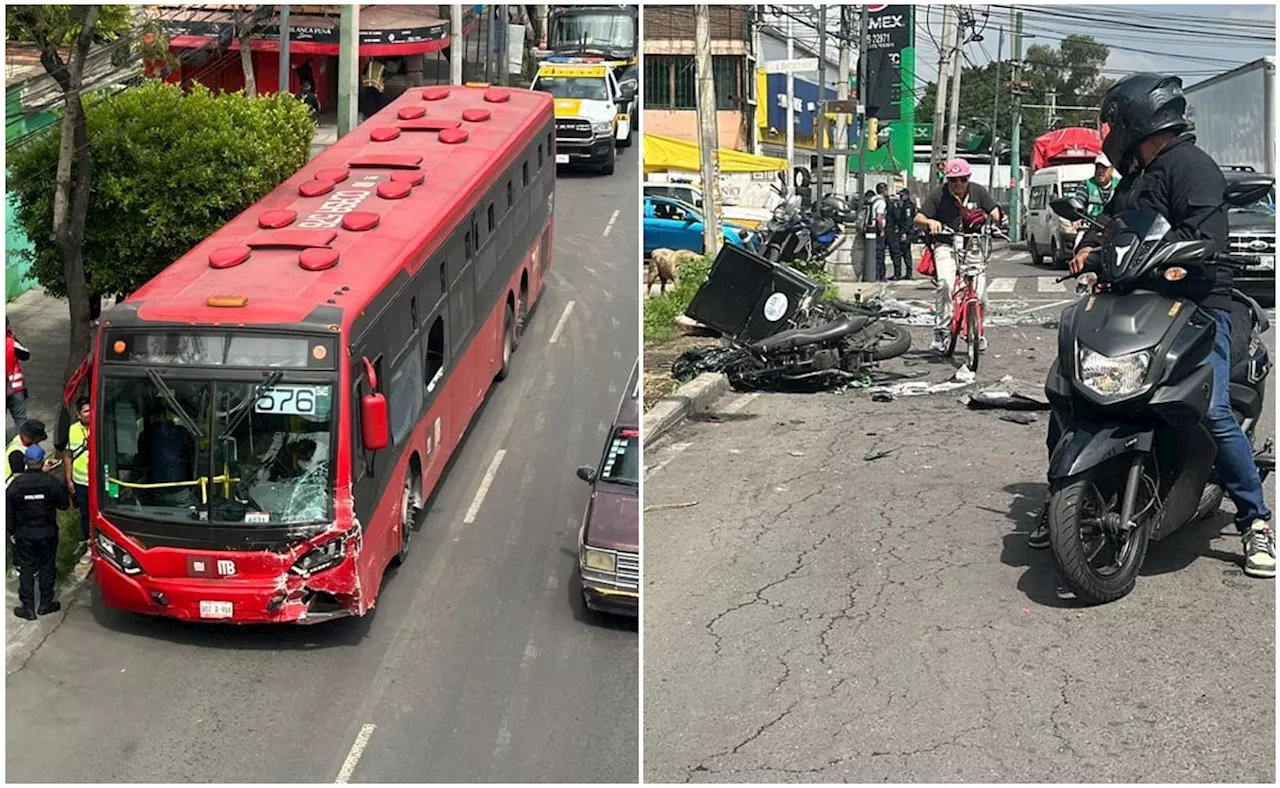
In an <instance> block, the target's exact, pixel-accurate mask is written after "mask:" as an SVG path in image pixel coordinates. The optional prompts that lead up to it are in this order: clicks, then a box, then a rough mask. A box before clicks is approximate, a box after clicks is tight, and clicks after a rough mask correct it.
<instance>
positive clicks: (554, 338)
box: [551, 301, 576, 345]
mask: <svg viewBox="0 0 1280 788" xmlns="http://www.w3.org/2000/svg"><path fill="white" fill-rule="evenodd" d="M574 303H576V302H574V301H570V302H569V303H567V304H565V305H564V313H563V314H561V315H560V322H558V323H556V328H555V330H554V331H552V332H551V344H553V345H554V344H555V343H556V342H558V341H560V332H561V331H564V324H565V323H567V322H569V313H570V312H572V311H573V305H574Z"/></svg>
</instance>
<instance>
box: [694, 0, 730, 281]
mask: <svg viewBox="0 0 1280 788" xmlns="http://www.w3.org/2000/svg"><path fill="white" fill-rule="evenodd" d="M693 13H694V31H693V48H694V58H695V63H694V69H695V71H696V73H697V80H698V93H697V100H698V156H699V159H701V162H700V163H701V166H702V193H703V195H704V196H705V198H706V199H704V200H703V201H702V212H703V222H702V239H703V250H704V251H705V252H706V254H707V256H708V257H715V256H716V255H717V254H719V253H720V244H721V242H722V241H723V240H724V236H723V234H722V231H721V228H720V160H719V159H720V151H719V140H720V134H719V131H718V130H717V129H716V81H715V75H714V74H713V73H712V71H711V11H710V9H709V8H708V6H706V5H705V4H700V5H696V6H694V10H693Z"/></svg>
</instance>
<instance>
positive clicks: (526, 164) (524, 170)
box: [520, 159, 529, 191]
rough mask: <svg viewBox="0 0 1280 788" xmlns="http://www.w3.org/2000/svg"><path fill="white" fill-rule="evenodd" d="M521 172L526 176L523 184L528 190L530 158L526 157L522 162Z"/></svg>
mask: <svg viewBox="0 0 1280 788" xmlns="http://www.w3.org/2000/svg"><path fill="white" fill-rule="evenodd" d="M520 172H521V174H522V175H523V176H524V184H523V188H524V189H525V190H526V191H528V189H529V160H528V159H525V160H524V161H523V162H522V163H521V164H520Z"/></svg>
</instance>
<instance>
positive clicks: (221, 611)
mask: <svg viewBox="0 0 1280 788" xmlns="http://www.w3.org/2000/svg"><path fill="white" fill-rule="evenodd" d="M231 611H232V607H231V603H230V602H205V601H204V600H201V601H200V617H201V618H231Z"/></svg>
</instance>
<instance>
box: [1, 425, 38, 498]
mask: <svg viewBox="0 0 1280 788" xmlns="http://www.w3.org/2000/svg"><path fill="white" fill-rule="evenodd" d="M48 439H49V436H48V434H46V433H45V431H44V422H43V421H40V420H38V419H28V420H27V421H25V422H23V424H22V427H21V429H19V430H18V435H17V437H15V438H14V439H13V440H11V441H9V445H8V447H6V448H5V450H4V453H5V456H6V457H7V458H8V462H6V463H5V466H4V486H5V487H8V486H9V484H10V483H11V482H12V481H13V479H14V474H15V473H16V472H17V471H15V470H14V468H18V469H21V468H22V467H23V465H24V463H25V460H24V459H23V457H24V456H25V455H26V453H27V449H29V448H31V447H32V446H34V445H36V444H38V443H41V442H43V441H46V440H48Z"/></svg>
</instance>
